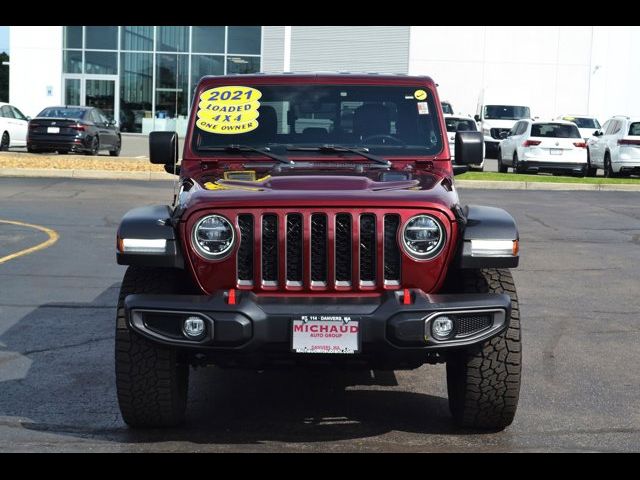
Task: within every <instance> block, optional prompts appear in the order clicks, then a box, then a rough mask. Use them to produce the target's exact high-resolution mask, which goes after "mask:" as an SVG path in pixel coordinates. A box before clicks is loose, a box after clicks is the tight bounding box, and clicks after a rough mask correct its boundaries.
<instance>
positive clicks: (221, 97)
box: [196, 85, 262, 135]
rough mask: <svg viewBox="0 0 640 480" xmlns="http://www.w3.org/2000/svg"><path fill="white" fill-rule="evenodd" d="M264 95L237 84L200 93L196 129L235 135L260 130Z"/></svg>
mask: <svg viewBox="0 0 640 480" xmlns="http://www.w3.org/2000/svg"><path fill="white" fill-rule="evenodd" d="M261 97H262V92H260V91H259V90H257V89H255V88H251V87H243V86H237V85H230V86H223V87H215V88H210V89H209V90H206V91H204V92H202V94H200V102H199V103H198V114H197V116H198V118H197V120H196V126H197V127H198V128H199V129H200V130H204V131H205V132H209V133H215V134H221V135H233V134H240V133H246V132H250V131H252V130H255V129H256V128H258V125H259V123H258V120H257V119H258V117H259V116H260V111H259V108H260V102H259V101H258V100H260V98H261Z"/></svg>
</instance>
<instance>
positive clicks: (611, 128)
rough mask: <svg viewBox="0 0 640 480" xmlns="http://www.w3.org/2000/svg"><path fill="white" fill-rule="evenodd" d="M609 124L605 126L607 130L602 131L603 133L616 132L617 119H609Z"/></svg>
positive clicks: (611, 133)
mask: <svg viewBox="0 0 640 480" xmlns="http://www.w3.org/2000/svg"><path fill="white" fill-rule="evenodd" d="M609 122H610V123H609V126H608V127H607V131H606V132H604V134H605V135H613V134H614V133H616V132H617V131H618V130H619V128H617V125H618V121H617V120H609Z"/></svg>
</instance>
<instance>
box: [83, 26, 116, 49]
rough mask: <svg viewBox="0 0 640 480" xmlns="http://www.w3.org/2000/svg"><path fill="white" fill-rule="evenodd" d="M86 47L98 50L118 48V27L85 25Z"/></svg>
mask: <svg viewBox="0 0 640 480" xmlns="http://www.w3.org/2000/svg"><path fill="white" fill-rule="evenodd" d="M85 35H86V39H85V47H84V48H89V49H96V50H117V49H118V27H106V26H98V27H95V26H94V27H85Z"/></svg>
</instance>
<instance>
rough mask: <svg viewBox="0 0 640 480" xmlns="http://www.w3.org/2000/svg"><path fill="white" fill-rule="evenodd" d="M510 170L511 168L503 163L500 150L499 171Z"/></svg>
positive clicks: (505, 171)
mask: <svg viewBox="0 0 640 480" xmlns="http://www.w3.org/2000/svg"><path fill="white" fill-rule="evenodd" d="M508 171H509V169H508V168H507V166H506V165H505V164H504V163H502V152H501V151H500V150H498V172H500V173H507V172H508Z"/></svg>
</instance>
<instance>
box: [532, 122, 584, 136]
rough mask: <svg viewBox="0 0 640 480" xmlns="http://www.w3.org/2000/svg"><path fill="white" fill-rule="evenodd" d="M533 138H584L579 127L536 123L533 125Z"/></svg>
mask: <svg viewBox="0 0 640 480" xmlns="http://www.w3.org/2000/svg"><path fill="white" fill-rule="evenodd" d="M531 136H532V137H543V138H582V137H581V136H580V131H579V130H578V127H576V126H575V125H567V124H564V123H534V124H533V125H531Z"/></svg>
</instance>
